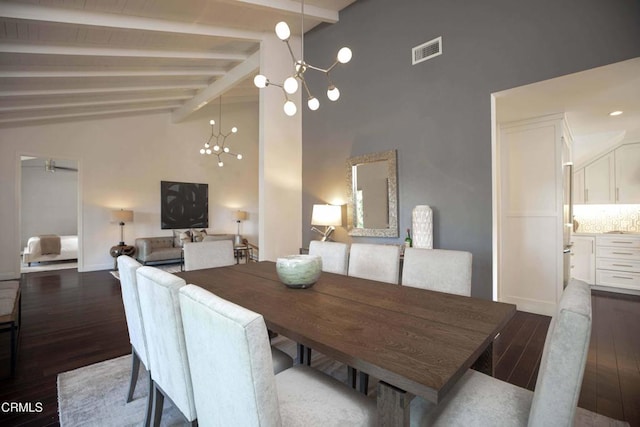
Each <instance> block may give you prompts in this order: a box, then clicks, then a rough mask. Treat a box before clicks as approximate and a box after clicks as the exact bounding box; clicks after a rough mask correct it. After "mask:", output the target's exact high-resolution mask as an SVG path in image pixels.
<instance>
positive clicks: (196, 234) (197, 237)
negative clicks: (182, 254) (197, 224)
mask: <svg viewBox="0 0 640 427" xmlns="http://www.w3.org/2000/svg"><path fill="white" fill-rule="evenodd" d="M206 235H207V230H205V229H202V230H200V231H198V230H191V236H193V241H194V242H202V241H203V240H204V238H205V236H206Z"/></svg>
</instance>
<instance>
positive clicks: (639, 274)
mask: <svg viewBox="0 0 640 427" xmlns="http://www.w3.org/2000/svg"><path fill="white" fill-rule="evenodd" d="M596 285H599V286H608V287H614V288H621V289H631V290H638V291H640V236H635V235H634V236H632V235H620V234H616V235H608V234H605V235H599V236H596Z"/></svg>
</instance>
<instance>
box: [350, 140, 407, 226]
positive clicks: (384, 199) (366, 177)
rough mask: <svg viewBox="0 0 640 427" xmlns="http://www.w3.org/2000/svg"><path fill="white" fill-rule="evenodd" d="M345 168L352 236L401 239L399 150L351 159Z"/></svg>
mask: <svg viewBox="0 0 640 427" xmlns="http://www.w3.org/2000/svg"><path fill="white" fill-rule="evenodd" d="M346 166H347V230H348V232H349V235H350V236H368V237H398V184H397V176H398V170H397V151H396V150H389V151H383V152H380V153H373V154H365V155H363V156H357V157H351V158H349V159H348V160H347V165H346Z"/></svg>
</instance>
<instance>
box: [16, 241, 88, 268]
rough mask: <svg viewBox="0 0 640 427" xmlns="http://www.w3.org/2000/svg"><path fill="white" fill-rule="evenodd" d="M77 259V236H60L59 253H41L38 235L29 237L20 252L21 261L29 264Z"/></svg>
mask: <svg viewBox="0 0 640 427" xmlns="http://www.w3.org/2000/svg"><path fill="white" fill-rule="evenodd" d="M68 259H78V236H60V253H48V254H43V253H42V247H41V244H40V236H36V237H30V238H29V240H28V241H27V247H26V248H24V251H23V253H22V262H23V263H25V264H27V265H29V266H31V263H32V262H43V261H63V260H68Z"/></svg>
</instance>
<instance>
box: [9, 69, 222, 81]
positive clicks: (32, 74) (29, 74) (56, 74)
mask: <svg viewBox="0 0 640 427" xmlns="http://www.w3.org/2000/svg"><path fill="white" fill-rule="evenodd" d="M225 73H226V72H225V71H224V70H208V69H204V68H203V69H202V70H187V69H183V70H180V69H173V70H172V69H167V68H163V69H162V70H146V71H142V70H141V71H135V70H131V71H127V70H111V71H110V70H105V71H92V70H87V71H29V70H25V71H1V70H0V78H26V79H28V78H64V77H72V78H77V77H199V76H202V77H211V76H216V77H220V76H224V75H225Z"/></svg>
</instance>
